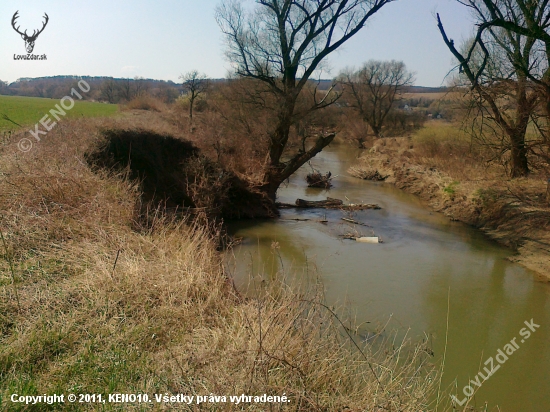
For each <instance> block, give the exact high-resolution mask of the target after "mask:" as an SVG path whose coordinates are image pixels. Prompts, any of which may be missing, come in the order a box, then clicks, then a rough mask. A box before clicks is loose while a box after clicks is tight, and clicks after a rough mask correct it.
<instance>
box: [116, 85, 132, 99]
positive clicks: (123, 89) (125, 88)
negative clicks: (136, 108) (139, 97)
mask: <svg viewBox="0 0 550 412" xmlns="http://www.w3.org/2000/svg"><path fill="white" fill-rule="evenodd" d="M117 92H118V96H119V97H120V98H121V99H122V100H124V101H127V102H129V101H130V100H132V97H133V92H132V80H131V79H121V80H119V81H118V90H117Z"/></svg>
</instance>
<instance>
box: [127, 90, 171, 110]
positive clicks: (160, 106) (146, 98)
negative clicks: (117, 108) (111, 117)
mask: <svg viewBox="0 0 550 412" xmlns="http://www.w3.org/2000/svg"><path fill="white" fill-rule="evenodd" d="M166 109H167V106H166V103H164V102H163V101H162V100H161V99H158V98H156V97H153V96H150V95H148V94H142V95H140V96H136V97H134V98H133V99H132V100H130V101H129V102H128V103H126V104H125V105H124V106H123V110H150V111H153V112H161V111H165V110H166Z"/></svg>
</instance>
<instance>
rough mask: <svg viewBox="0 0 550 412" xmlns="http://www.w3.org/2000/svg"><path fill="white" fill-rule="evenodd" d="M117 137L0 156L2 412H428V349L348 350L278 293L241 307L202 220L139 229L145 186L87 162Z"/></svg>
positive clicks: (84, 133) (83, 138)
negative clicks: (136, 397)
mask: <svg viewBox="0 0 550 412" xmlns="http://www.w3.org/2000/svg"><path fill="white" fill-rule="evenodd" d="M113 122H114V123H116V122H118V121H109V122H107V123H105V122H104V121H102V120H79V121H70V122H69V121H68V122H61V123H60V124H59V125H57V126H56V128H55V129H54V130H53V131H52V132H51V133H49V134H48V136H47V137H46V138H44V139H43V140H42V141H41V142H40V143H38V144H36V145H35V147H34V148H33V150H32V151H31V152H29V153H26V154H21V153H18V152H17V149H16V148H15V145H14V144H13V143H15V142H16V141H17V139H18V138H20V137H22V135H20V134H17V135H15V136H14V137H13V140H12V141H11V142H10V143H11V144H9V145H7V146H3V147H1V148H0V229H1V230H2V234H3V237H4V239H5V241H6V248H3V247H2V248H0V250H2V251H1V252H0V257H1V259H0V330H1V331H2V334H1V338H0V388H1V389H0V403H1V404H2V408H3V409H4V410H30V409H27V407H26V406H25V405H22V404H14V403H11V402H10V400H9V396H10V395H11V394H14V393H16V394H19V395H39V394H44V393H48V394H53V393H58V394H61V393H65V394H68V393H103V394H109V393H116V392H119V393H148V394H149V395H150V396H153V394H155V393H157V394H164V393H166V392H167V393H172V394H185V395H194V396H197V395H201V396H202V395H205V396H208V395H210V394H216V395H226V396H229V395H241V394H247V395H262V394H264V393H267V394H269V395H279V396H282V395H283V394H286V396H287V397H288V399H289V402H288V403H285V404H280V403H278V404H254V403H244V404H241V405H239V406H236V405H232V404H230V403H229V398H227V400H228V402H227V403H219V404H206V405H204V404H203V405H202V406H197V405H194V406H190V407H189V408H188V409H187V410H203V409H207V410H257V411H260V410H293V411H296V410H299V411H336V410H341V411H343V410H350V411H351V410H353V411H358V410H368V411H382V410H399V411H411V412H413V411H414V412H417V411H420V410H428V403H429V399H430V394H431V393H432V388H433V383H434V378H435V376H434V374H433V370H432V369H431V367H430V366H429V364H428V361H429V360H430V357H429V355H427V353H426V352H425V351H424V349H423V347H422V346H410V345H407V344H404V345H401V344H397V345H395V344H393V343H392V344H388V345H386V344H379V345H377V346H376V347H374V346H369V345H366V344H365V343H364V342H359V341H355V340H353V339H352V336H349V335H348V334H347V332H345V330H344V329H343V328H342V327H341V326H342V325H341V324H340V322H339V320H338V318H336V317H335V316H334V314H333V312H332V310H329V308H327V307H325V306H324V305H323V302H322V300H321V299H320V297H319V296H318V294H316V293H315V291H309V292H307V291H305V292H300V293H296V292H292V291H290V290H289V289H288V288H286V287H284V286H283V285H279V286H278V287H277V288H274V289H268V290H266V291H265V293H262V294H261V297H258V298H248V299H243V298H242V297H240V296H239V294H238V293H237V292H236V291H235V290H234V288H233V286H232V282H231V281H230V279H228V277H227V275H226V273H225V271H224V267H223V265H222V257H221V255H220V253H218V252H217V251H216V246H217V242H216V239H215V238H214V237H213V235H212V233H213V231H212V230H211V229H212V228H208V227H205V226H204V225H200V224H199V223H198V221H196V222H195V223H194V222H192V221H190V220H188V219H183V220H179V221H175V220H170V219H168V218H166V217H163V216H162V214H159V215H157V216H156V217H155V218H153V220H152V224H150V225H149V226H148V227H146V228H142V230H135V228H136V222H135V213H134V209H135V204H136V202H139V199H140V196H141V194H140V192H139V185H138V184H137V183H135V182H133V181H131V180H128V179H126V178H125V177H126V175H125V174H124V171H120V172H107V171H101V170H96V171H95V172H94V171H92V169H91V168H90V166H89V165H88V164H87V163H86V160H85V156H84V155H85V153H86V152H87V151H88V150H89V149H90V148H91V147H93V146H94V145H95V144H96V143H97V142H98V141H99V140H101V138H102V137H101V135H100V134H99V132H98V127H100V126H101V127H105V126H106V125H112V123H113ZM119 126H120V124H119ZM163 127H164V126H163ZM159 129H161V130H158V132H162V130H164V129H163V128H160V127H159ZM10 263H11V264H12V265H13V272H11V271H10ZM42 406H43V405H40V407H42ZM49 408H50V409H51V410H65V409H66V410H95V409H100V410H120V409H121V408H122V409H124V410H145V409H148V410H149V409H153V410H174V409H182V410H184V409H185V405H181V404H156V403H154V404H151V405H147V407H145V405H137V404H125V405H117V404H105V405H101V406H99V405H93V404H78V405H75V406H72V405H71V404H68V403H67V404H56V405H53V406H51V407H49ZM32 410H41V409H40V408H39V407H35V409H32Z"/></svg>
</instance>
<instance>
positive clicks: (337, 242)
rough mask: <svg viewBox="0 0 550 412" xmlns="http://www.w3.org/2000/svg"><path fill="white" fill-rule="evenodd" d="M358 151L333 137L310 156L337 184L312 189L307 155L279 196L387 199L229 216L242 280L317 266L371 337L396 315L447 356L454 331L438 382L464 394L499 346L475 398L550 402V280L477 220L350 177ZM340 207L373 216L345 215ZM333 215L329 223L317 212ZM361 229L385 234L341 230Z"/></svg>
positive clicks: (491, 403)
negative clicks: (367, 206) (276, 214)
mask: <svg viewBox="0 0 550 412" xmlns="http://www.w3.org/2000/svg"><path fill="white" fill-rule="evenodd" d="M358 155H359V151H357V150H354V149H352V148H349V147H346V146H341V145H333V146H331V147H329V148H327V149H326V150H325V151H323V152H322V153H321V154H319V155H318V156H317V157H316V158H315V159H313V161H312V164H313V165H314V166H315V168H317V169H320V170H321V171H323V172H326V171H329V170H330V171H331V172H332V175H333V176H336V178H335V179H334V187H333V188H332V189H331V190H330V191H325V190H321V189H310V188H307V186H306V183H305V175H306V174H307V173H308V171H310V170H311V169H310V167H309V166H308V165H305V166H304V167H303V168H302V169H301V170H299V171H298V172H297V173H296V174H295V175H294V176H293V177H292V178H291V179H290V182H289V184H288V185H287V186H286V187H282V188H281V189H280V190H279V193H278V199H279V200H280V201H282V202H288V203H294V201H295V200H296V199H297V198H304V199H308V200H321V199H325V198H326V197H327V196H330V197H334V198H339V199H349V201H350V202H351V203H358V202H365V203H377V204H379V205H380V206H381V207H382V209H381V210H366V211H358V212H355V213H354V214H353V215H351V216H348V215H346V213H344V212H342V211H340V210H311V209H309V210H297V209H288V210H283V211H282V213H281V219H277V220H271V221H248V222H246V221H245V222H243V221H241V222H233V223H230V224H229V227H230V230H231V231H232V234H233V235H235V236H236V237H242V238H243V241H242V243H241V244H240V245H238V246H236V247H235V248H234V250H233V251H232V253H233V254H234V257H235V258H234V260H233V261H232V265H233V266H232V267H233V268H234V272H235V281H236V284H237V287H238V288H240V289H241V290H243V291H245V293H254V292H251V290H253V289H254V288H253V287H252V288H251V287H250V285H251V284H253V283H251V279H252V278H255V279H259V277H258V276H260V278H263V279H267V280H269V278H274V277H281V276H286V277H287V278H288V282H289V283H290V284H300V283H301V282H306V281H313V280H314V278H315V277H316V276H318V277H319V278H320V280H321V282H322V284H323V286H324V290H325V294H326V300H327V302H328V303H329V304H331V305H340V306H342V305H343V306H345V307H346V308H348V310H349V311H351V312H353V313H355V314H356V318H357V323H358V324H359V325H361V328H360V329H361V330H362V331H363V333H364V334H365V336H366V335H368V334H369V332H373V331H375V330H376V329H377V327H380V325H386V323H388V324H387V326H386V330H394V331H397V332H398V333H400V334H401V335H404V334H405V332H407V331H408V332H407V334H408V336H409V337H410V338H412V339H413V340H419V339H423V338H425V337H426V336H427V337H429V339H430V340H431V344H432V347H433V352H434V355H435V360H436V361H441V359H442V358H443V354H444V350H445V337H446V333H448V344H447V351H446V361H445V366H444V373H443V379H442V383H443V385H442V388H448V387H454V386H455V385H456V389H455V390H453V393H455V394H456V393H457V395H456V397H457V399H458V400H459V401H461V400H463V399H464V398H465V395H464V394H463V388H464V387H465V386H467V385H468V384H469V380H470V379H475V376H476V375H477V373H478V371H479V370H481V371H483V367H484V365H483V363H485V362H486V361H488V359H489V358H491V357H492V358H493V359H494V364H495V365H494V367H495V368H496V366H497V365H500V368H498V370H496V371H495V372H494V374H493V375H492V376H491V377H489V378H488V379H487V380H486V381H485V382H484V383H483V384H482V386H481V388H479V390H478V391H477V392H476V394H475V398H474V399H473V400H472V401H471V402H470V405H472V406H477V407H480V406H483V405H484V404H485V402H487V403H488V409H487V410H489V411H492V410H500V411H503V412H520V411H528V412H531V411H533V412H538V411H541V412H548V411H550V391H549V389H550V345H549V344H550V285H549V284H544V283H540V282H537V281H536V280H535V276H534V274H533V273H531V272H529V271H528V270H527V269H525V268H523V267H522V266H519V265H517V264H514V263H511V262H510V261H508V260H507V257H509V256H510V255H511V254H512V252H511V251H510V250H508V249H506V248H504V247H501V246H499V245H498V244H496V243H495V242H493V241H491V240H490V239H488V238H487V237H486V236H485V235H484V234H483V233H481V232H480V231H478V230H476V229H473V228H471V227H468V226H466V225H464V224H462V223H459V222H451V221H450V220H449V219H448V218H447V217H445V216H443V215H442V214H439V213H436V212H432V211H430V209H429V208H428V207H427V206H426V205H425V204H423V202H422V201H421V200H419V199H418V198H416V197H415V196H413V195H409V194H407V193H405V192H402V191H400V190H399V189H397V188H395V187H394V186H392V185H390V184H387V183H378V182H368V181H362V180H359V179H356V178H353V177H351V176H349V175H348V174H347V172H346V170H347V169H348V167H349V166H351V165H352V164H354V163H355V162H356V158H357V156H358ZM342 217H351V218H353V219H355V220H357V221H361V222H363V223H365V224H366V225H368V226H357V225H352V224H348V223H346V222H345V221H343V220H341V218H342ZM291 219H310V220H309V221H301V220H291ZM325 219H326V220H327V221H328V223H319V222H318V220H325ZM357 231H358V232H359V233H358V234H359V235H364V236H372V235H374V236H379V237H380V238H381V239H382V240H383V243H380V244H364V243H358V242H355V241H352V240H344V239H342V237H341V235H342V234H346V233H356V232H357ZM274 242H276V243H274ZM246 291H248V292H246ZM448 301H449V302H450V304H449V305H448ZM448 306H449V307H450V310H449V311H448V310H447V308H448ZM447 314H448V317H449V327H448V329H447ZM531 320H533V322H534V324H536V325H540V327H538V328H537V327H536V326H533V325H531V329H534V331H531V336H530V337H529V338H528V339H525V337H524V336H522V335H520V330H521V329H522V328H527V326H526V324H525V322H528V323H529V322H531ZM367 322H368V323H367ZM447 330H448V332H447ZM527 330H529V329H527ZM524 334H525V333H524ZM514 338H516V340H515V343H516V349H515V351H514V352H513V353H511V354H510V355H509V356H507V357H508V359H504V358H503V357H502V356H499V359H500V360H502V361H503V363H502V364H499V363H498V361H497V360H496V355H497V354H498V350H499V349H501V350H503V351H505V345H506V344H508V343H509V342H510V341H512V339H514ZM511 348H513V346H512V347H508V349H509V350H511ZM488 362H490V361H488ZM480 365H481V369H480ZM488 365H489V363H488ZM489 366H490V365H489ZM483 375H486V374H485V373H484V372H483ZM481 381H483V379H481ZM470 386H471V387H472V388H473V389H477V387H476V386H475V385H474V384H472V383H470ZM466 392H468V390H467V391H466ZM497 405H498V407H499V408H500V409H497V408H496V407H497Z"/></svg>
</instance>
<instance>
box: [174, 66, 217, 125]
mask: <svg viewBox="0 0 550 412" xmlns="http://www.w3.org/2000/svg"><path fill="white" fill-rule="evenodd" d="M179 78H180V79H182V80H183V90H185V91H186V92H187V95H188V96H189V120H190V122H192V121H193V106H194V104H195V100H196V99H197V98H198V97H199V96H200V95H201V94H204V93H206V91H207V90H208V88H209V86H210V81H209V80H208V78H207V77H206V76H205V75H204V74H200V73H199V72H198V71H197V70H192V71H190V72H188V73H186V74H182V75H181V76H180V77H179Z"/></svg>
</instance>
